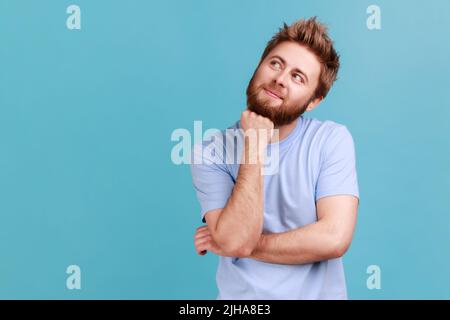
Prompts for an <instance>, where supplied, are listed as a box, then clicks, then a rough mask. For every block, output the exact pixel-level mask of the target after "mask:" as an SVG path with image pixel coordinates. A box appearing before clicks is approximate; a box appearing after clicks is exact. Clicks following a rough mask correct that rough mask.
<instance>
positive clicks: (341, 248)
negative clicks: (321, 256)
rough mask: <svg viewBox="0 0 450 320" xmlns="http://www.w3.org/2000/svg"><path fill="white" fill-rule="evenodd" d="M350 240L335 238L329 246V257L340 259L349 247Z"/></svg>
mask: <svg viewBox="0 0 450 320" xmlns="http://www.w3.org/2000/svg"><path fill="white" fill-rule="evenodd" d="M350 243H351V239H350V240H349V239H347V238H345V237H335V238H334V240H333V244H332V245H331V250H330V255H331V258H332V259H336V258H341V257H342V256H344V254H345V253H346V252H347V250H348V248H349V247H350Z"/></svg>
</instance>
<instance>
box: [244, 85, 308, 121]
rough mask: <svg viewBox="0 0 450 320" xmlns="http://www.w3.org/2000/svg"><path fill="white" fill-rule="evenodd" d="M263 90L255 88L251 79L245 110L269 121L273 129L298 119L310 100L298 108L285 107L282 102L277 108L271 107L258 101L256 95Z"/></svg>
mask: <svg viewBox="0 0 450 320" xmlns="http://www.w3.org/2000/svg"><path fill="white" fill-rule="evenodd" d="M262 90H263V88H262V87H261V86H260V87H258V88H255V86H254V84H253V77H252V79H251V80H250V82H249V84H248V86H247V109H248V110H250V111H252V112H255V113H256V114H259V115H260V116H263V117H265V118H268V119H270V120H271V121H272V122H273V124H274V126H275V127H280V126H284V125H287V124H290V123H292V122H293V121H295V120H296V119H297V118H298V117H300V116H301V115H302V114H303V113H304V112H305V111H306V108H307V107H308V105H309V103H310V102H311V99H308V102H307V103H305V104H304V105H302V106H300V107H296V106H290V105H287V104H286V103H285V102H284V101H283V102H282V103H281V105H280V106H279V107H271V106H270V105H269V104H268V103H265V102H264V101H261V99H258V94H259V92H261V91H262Z"/></svg>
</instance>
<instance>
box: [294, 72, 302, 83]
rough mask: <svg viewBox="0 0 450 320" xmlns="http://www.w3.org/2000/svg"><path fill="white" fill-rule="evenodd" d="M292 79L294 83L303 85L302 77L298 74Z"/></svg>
mask: <svg viewBox="0 0 450 320" xmlns="http://www.w3.org/2000/svg"><path fill="white" fill-rule="evenodd" d="M294 79H295V80H296V81H299V82H301V83H303V78H302V76H301V75H299V74H298V73H296V74H294Z"/></svg>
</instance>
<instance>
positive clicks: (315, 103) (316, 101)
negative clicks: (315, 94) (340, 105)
mask: <svg viewBox="0 0 450 320" xmlns="http://www.w3.org/2000/svg"><path fill="white" fill-rule="evenodd" d="M322 100H323V97H319V98H314V99H313V100H311V101H310V102H309V104H308V107H307V108H306V110H305V111H311V110H313V109H314V108H315V107H317V106H318V105H319V103H321V102H322Z"/></svg>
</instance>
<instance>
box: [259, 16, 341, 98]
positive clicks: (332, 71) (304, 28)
mask: <svg viewBox="0 0 450 320" xmlns="http://www.w3.org/2000/svg"><path fill="white" fill-rule="evenodd" d="M284 41H292V42H296V43H298V44H300V45H303V46H305V47H306V48H308V49H309V50H311V51H312V52H313V53H314V54H315V55H316V56H317V58H318V59H319V62H320V64H321V66H322V68H321V70H320V75H319V83H318V85H317V88H316V90H315V91H314V95H313V97H312V98H313V99H314V98H319V97H322V98H325V97H326V95H327V93H328V91H330V88H331V86H332V84H333V82H334V81H335V80H336V78H337V73H338V70H339V54H338V53H337V52H336V51H335V50H334V48H333V41H332V40H331V39H330V37H329V36H328V34H327V27H326V25H324V24H322V23H320V22H318V21H317V20H316V17H312V18H310V19H308V20H305V19H301V20H298V21H296V22H294V23H293V24H291V25H290V26H288V25H287V24H286V23H284V24H283V27H282V28H280V29H279V31H278V33H276V34H275V35H274V36H273V37H272V39H271V40H270V41H269V42H268V43H267V45H266V48H265V49H264V52H263V54H262V56H261V60H260V62H259V64H261V62H262V61H263V60H264V59H265V58H266V57H267V55H268V54H269V53H270V51H272V49H273V48H275V47H276V46H277V45H279V44H280V43H282V42H284ZM258 66H259V65H258Z"/></svg>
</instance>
